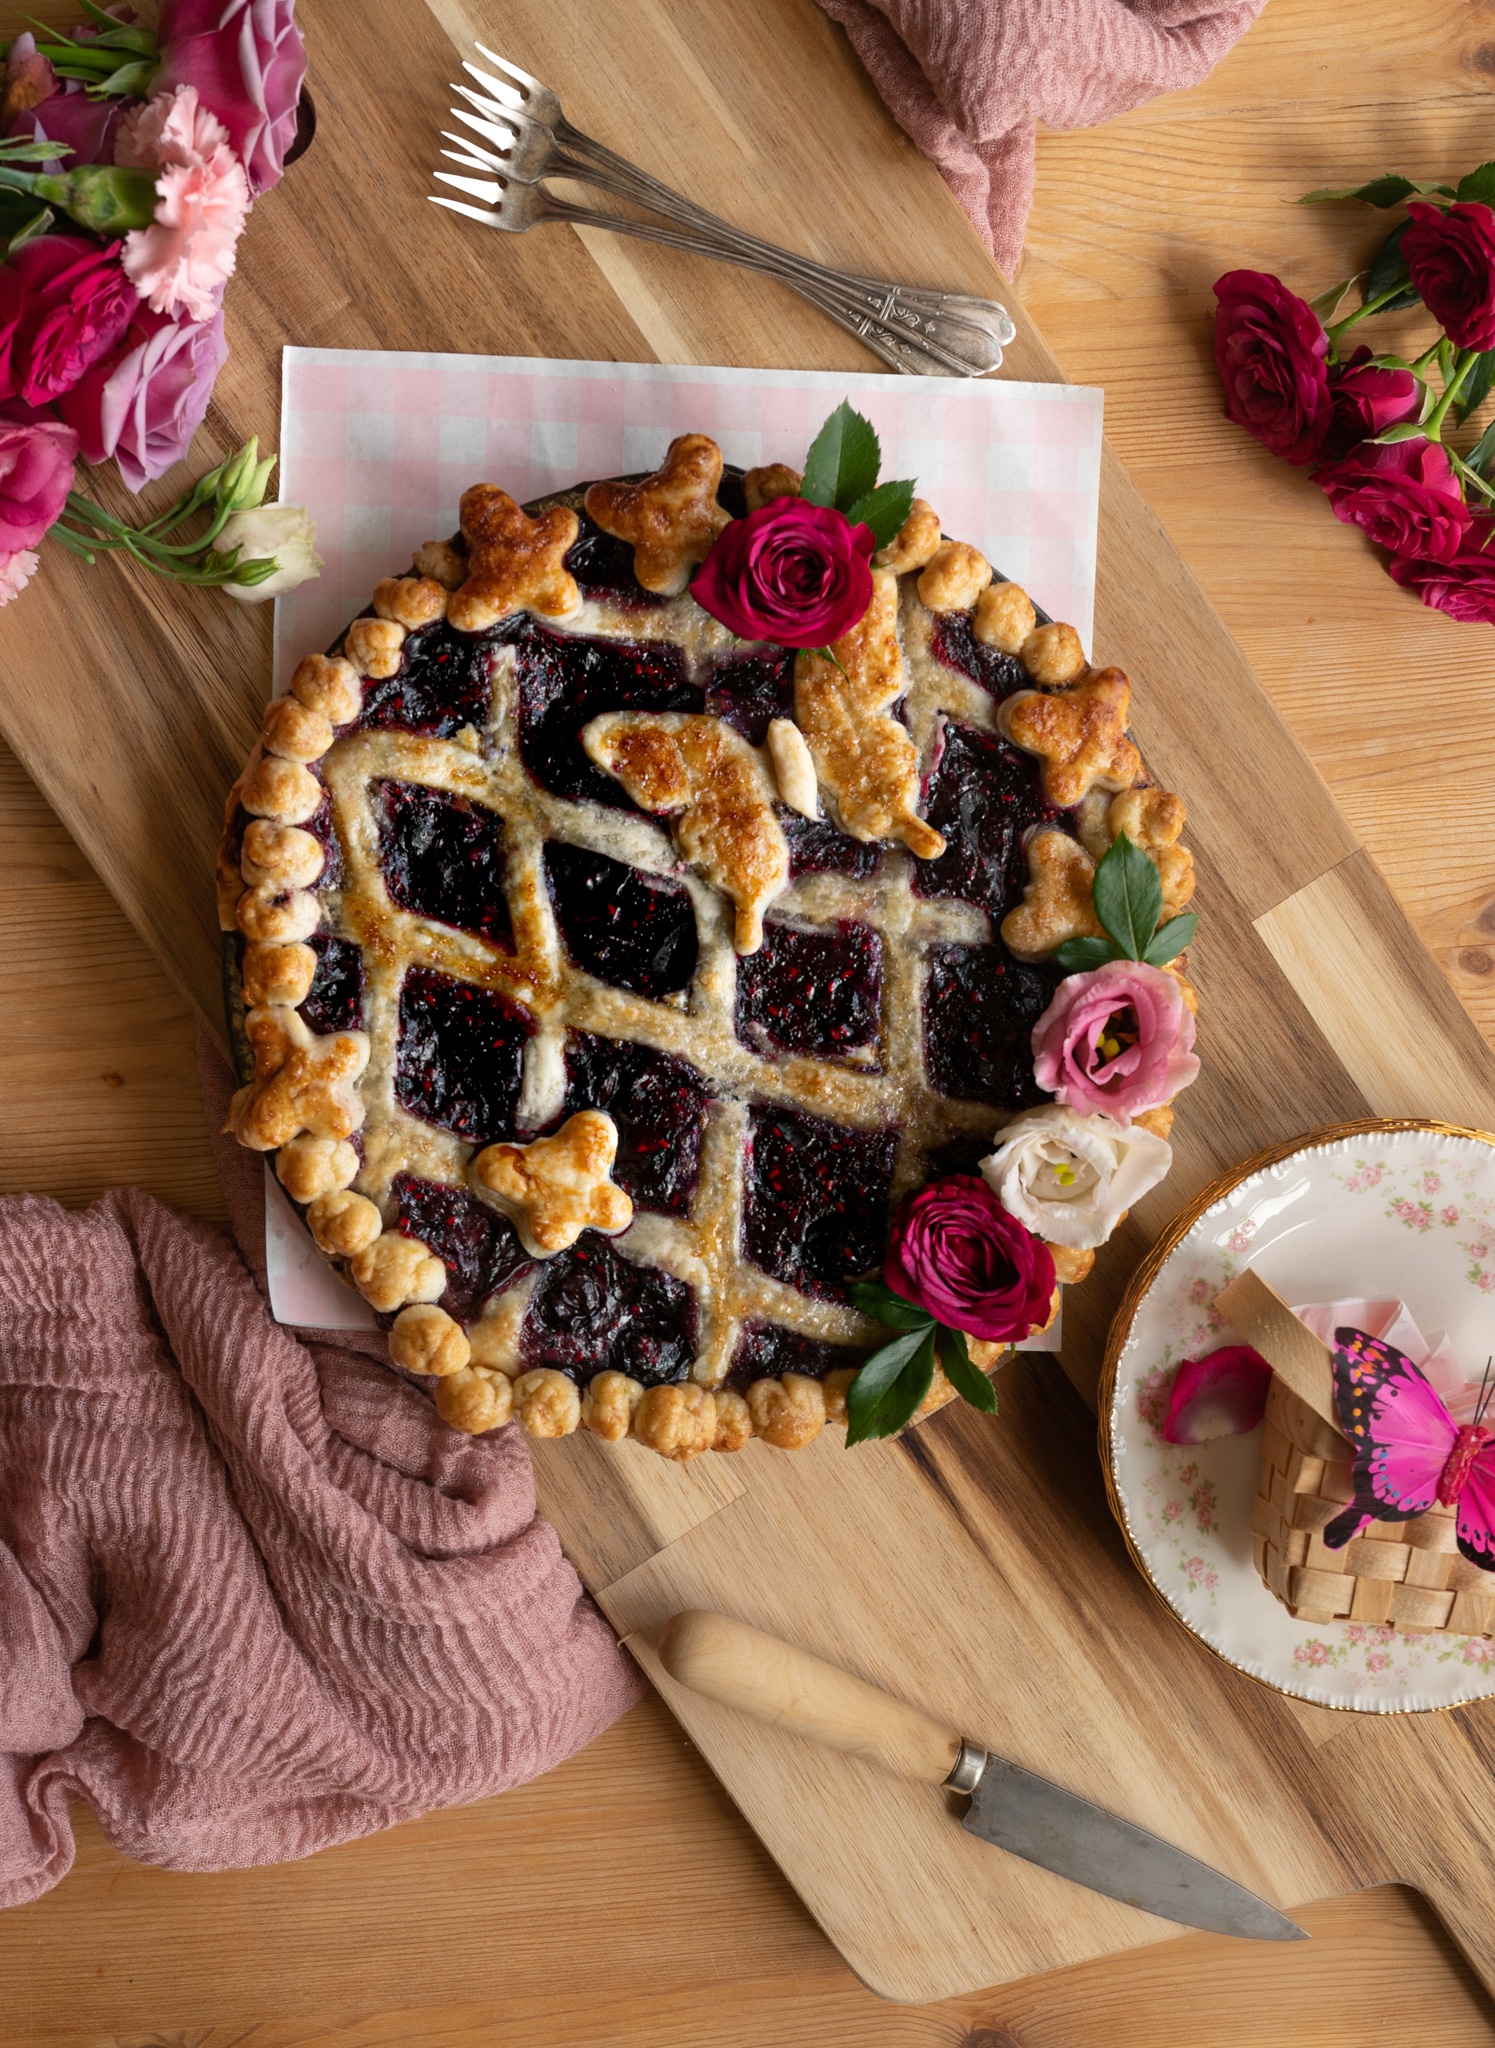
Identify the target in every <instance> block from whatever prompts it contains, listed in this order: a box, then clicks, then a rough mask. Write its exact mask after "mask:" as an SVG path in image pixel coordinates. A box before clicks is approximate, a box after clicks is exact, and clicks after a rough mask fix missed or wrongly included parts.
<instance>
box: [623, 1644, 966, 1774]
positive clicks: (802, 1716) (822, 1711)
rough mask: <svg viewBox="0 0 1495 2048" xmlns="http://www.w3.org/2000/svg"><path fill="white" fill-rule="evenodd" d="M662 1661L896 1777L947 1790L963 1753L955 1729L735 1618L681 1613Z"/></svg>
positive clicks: (680, 1675)
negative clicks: (956, 1763)
mask: <svg viewBox="0 0 1495 2048" xmlns="http://www.w3.org/2000/svg"><path fill="white" fill-rule="evenodd" d="M659 1660H660V1662H661V1663H662V1664H663V1665H664V1668H665V1670H666V1671H668V1673H669V1674H670V1676H671V1678H674V1679H678V1681H679V1682H680V1684H681V1685H688V1686H689V1687H690V1689H691V1691H692V1692H699V1693H704V1694H705V1696H706V1697H707V1699H712V1700H717V1701H719V1702H720V1704H721V1705H722V1706H724V1707H736V1708H737V1709H738V1710H739V1711H740V1712H741V1713H744V1714H753V1715H756V1717H757V1718H758V1719H759V1720H760V1721H771V1722H772V1723H773V1725H774V1726H775V1727H776V1728H785V1729H787V1730H788V1731H789V1733H790V1734H791V1735H803V1736H805V1737H806V1738H807V1739H808V1740H809V1741H811V1742H819V1743H821V1744H823V1745H824V1746H825V1748H827V1749H844V1750H849V1751H850V1752H851V1754H852V1755H853V1756H860V1757H865V1758H866V1759H867V1761H868V1762H869V1763H875V1764H881V1765H882V1767H883V1769H884V1770H885V1771H892V1772H893V1773H894V1775H895V1776H896V1777H900V1778H917V1779H919V1780H920V1781H921V1782H923V1783H924V1784H926V1785H941V1784H943V1783H944V1781H945V1779H946V1778H948V1777H949V1775H950V1772H951V1770H952V1769H953V1768H954V1765H955V1760H956V1758H957V1757H958V1756H959V1754H960V1736H959V1735H958V1734H957V1733H956V1731H955V1730H954V1729H953V1728H950V1727H947V1726H945V1724H944V1723H942V1722H940V1721H935V1720H932V1719H931V1718H930V1716H929V1715H928V1714H921V1713H920V1712H919V1710H918V1709H917V1708H916V1707H910V1706H906V1705H905V1704H904V1703H903V1701H902V1700H895V1699H892V1698H890V1696H889V1695H888V1694H887V1693H885V1692H879V1691H878V1689H877V1687H876V1686H874V1685H867V1684H865V1683H864V1682H863V1681H862V1680H861V1679H860V1678H853V1677H852V1676H851V1673H850V1672H849V1671H839V1670H837V1668H836V1666H835V1665H834V1664H824V1663H822V1662H821V1660H820V1659H819V1658H818V1657H812V1656H811V1655H810V1654H809V1652H808V1651H806V1650H796V1649H795V1648H794V1647H793V1646H792V1644H789V1643H781V1642H780V1641H779V1640H778V1638H777V1637H776V1636H766V1635H764V1634H763V1633H762V1631H761V1630H759V1629H756V1628H749V1627H748V1625H747V1623H746V1622H742V1621H732V1620H730V1619H729V1618H728V1617H727V1616H726V1615H725V1614H711V1613H708V1612H707V1611H705V1610H704V1609H701V1608H693V1609H691V1610H689V1611H688V1612H686V1613H684V1614H677V1615H676V1616H675V1617H674V1619H673V1620H672V1621H668V1622H666V1623H665V1626H664V1630H663V1633H662V1634H661V1636H660V1638H659Z"/></svg>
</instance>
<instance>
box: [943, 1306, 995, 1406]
mask: <svg viewBox="0 0 1495 2048" xmlns="http://www.w3.org/2000/svg"><path fill="white" fill-rule="evenodd" d="M940 1364H941V1365H942V1366H943V1367H944V1368H945V1378H946V1379H947V1380H948V1381H949V1382H950V1384H951V1386H952V1387H954V1389H955V1391H956V1393H957V1394H959V1396H960V1398H961V1400H962V1401H969V1402H970V1404H971V1406H972V1407H973V1408H979V1409H980V1410H981V1413H982V1414H983V1415H995V1414H996V1412H997V1390H996V1388H995V1387H994V1386H993V1385H992V1383H991V1381H990V1380H989V1379H988V1378H987V1376H986V1374H985V1373H984V1372H982V1370H981V1368H980V1367H979V1366H975V1365H972V1363H971V1354H970V1352H969V1351H968V1350H967V1349H966V1339H965V1332H964V1330H947V1329H946V1328H945V1327H944V1326H943V1325H941V1327H940Z"/></svg>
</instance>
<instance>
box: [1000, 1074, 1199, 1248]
mask: <svg viewBox="0 0 1495 2048" xmlns="http://www.w3.org/2000/svg"><path fill="white" fill-rule="evenodd" d="M996 1147H997V1149H996V1151H995V1152H993V1154H992V1156H991V1157H990V1159H983V1160H982V1162H981V1172H982V1174H983V1176H984V1177H985V1180H986V1183H987V1185H988V1186H989V1187H990V1188H991V1190H992V1192H993V1193H994V1194H995V1195H996V1197H997V1199H998V1200H999V1201H1000V1202H1001V1204H1002V1206H1003V1208H1004V1209H1006V1210H1007V1212H1008V1214H1009V1215H1012V1216H1015V1217H1016V1218H1017V1220H1018V1222H1019V1223H1021V1224H1023V1225H1024V1226H1025V1228H1027V1229H1028V1230H1031V1231H1032V1232H1033V1233H1034V1235H1035V1236H1036V1237H1042V1238H1046V1239H1047V1240H1048V1242H1049V1243H1050V1244H1060V1245H1065V1246H1067V1247H1068V1248H1069V1249H1070V1250H1071V1251H1093V1250H1094V1249H1095V1247H1096V1246H1097V1245H1102V1244H1104V1243H1105V1241H1106V1239H1107V1238H1108V1237H1109V1236H1110V1235H1111V1232H1112V1231H1113V1230H1114V1229H1115V1228H1116V1225H1117V1223H1118V1222H1119V1220H1120V1218H1121V1216H1122V1215H1123V1213H1124V1212H1125V1211H1126V1210H1128V1209H1130V1208H1131V1206H1132V1204H1133V1203H1134V1202H1137V1201H1139V1200H1140V1199H1141V1197H1142V1196H1143V1195H1145V1194H1146V1193H1147V1191H1148V1189H1149V1188H1155V1187H1156V1186H1157V1184H1158V1182H1159V1181H1160V1180H1161V1179H1162V1178H1163V1176H1164V1174H1166V1173H1167V1171H1168V1169H1169V1167H1170V1166H1171V1165H1172V1164H1173V1147H1172V1146H1171V1145H1170V1144H1168V1143H1167V1142H1166V1140H1164V1139H1162V1138H1159V1137H1156V1136H1155V1135H1154V1134H1153V1132H1151V1131H1146V1130H1143V1128H1142V1126H1141V1125H1140V1124H1129V1125H1125V1126H1123V1125H1121V1124H1119V1123H1117V1122H1116V1121H1115V1120H1114V1119H1113V1118H1111V1117H1108V1116H1103V1115H1101V1114H1100V1113H1099V1112H1097V1113H1096V1114H1094V1115H1092V1116H1079V1115H1077V1114H1076V1112H1075V1111H1074V1110H1072V1109H1062V1108H1061V1107H1060V1106H1059V1104H1058V1103H1056V1102H1055V1103H1046V1104H1045V1105H1044V1107H1043V1108H1042V1109H1029V1110H1025V1111H1024V1112H1023V1114H1022V1115H1021V1116H1017V1117H1014V1118H1013V1120H1012V1122H1011V1123H1010V1124H1006V1125H1004V1126H1003V1128H1002V1129H1001V1130H1000V1131H998V1132H997V1135H996Z"/></svg>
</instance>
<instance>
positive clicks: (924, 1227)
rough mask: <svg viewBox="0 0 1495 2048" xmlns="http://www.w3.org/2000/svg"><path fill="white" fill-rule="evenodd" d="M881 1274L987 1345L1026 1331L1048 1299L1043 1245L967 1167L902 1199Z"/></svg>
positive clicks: (1050, 1289)
mask: <svg viewBox="0 0 1495 2048" xmlns="http://www.w3.org/2000/svg"><path fill="white" fill-rule="evenodd" d="M882 1277H883V1280H884V1282H885V1283H886V1285H887V1286H888V1287H890V1288H891V1289H892V1291H893V1293H894V1294H898V1295H901V1296H902V1297H903V1299H904V1300H905V1301H909V1302H912V1303H913V1304H914V1306H915V1307H916V1308H922V1309H925V1310H927V1311H928V1313H929V1314H930V1315H932V1316H933V1317H934V1319H935V1321H936V1322H937V1323H940V1324H942V1325H943V1326H944V1327H945V1328H947V1329H951V1330H962V1331H964V1332H965V1334H966V1335H967V1336H969V1337H977V1338H981V1339H983V1340H985V1341H986V1342H988V1343H994V1344H1010V1343H1012V1342H1013V1341H1014V1339H1016V1338H1020V1337H1026V1336H1027V1335H1028V1333H1029V1332H1030V1331H1031V1330H1032V1329H1033V1328H1034V1327H1035V1326H1037V1325H1040V1324H1043V1323H1045V1322H1047V1321H1048V1319H1049V1315H1050V1312H1051V1309H1052V1304H1053V1294H1054V1261H1053V1258H1052V1256H1051V1255H1050V1252H1049V1248H1048V1246H1047V1245H1046V1244H1045V1243H1044V1242H1043V1241H1042V1239H1041V1238H1038V1237H1035V1236H1034V1235H1033V1233H1032V1231H1030V1230H1028V1229H1027V1228H1026V1227H1025V1225H1023V1224H1022V1223H1020V1222H1019V1221H1018V1219H1017V1218H1016V1217H1015V1216H1011V1215H1009V1214H1008V1212H1007V1211H1006V1210H1005V1209H1004V1208H1003V1207H1002V1204H1001V1203H1000V1202H999V1201H998V1200H997V1198H996V1196H995V1195H994V1194H993V1193H992V1191H991V1189H990V1188H989V1187H988V1186H987V1184H986V1182H985V1181H984V1180H977V1178H976V1177H975V1175H974V1174H969V1173H952V1174H948V1175H947V1176H946V1177H945V1178H944V1179H943V1180H937V1181H931V1182H930V1184H929V1186H928V1187H924V1188H920V1190H919V1192H918V1193H917V1194H916V1195H913V1196H911V1197H910V1199H909V1200H908V1201H907V1202H905V1203H904V1204H903V1206H902V1208H901V1209H900V1210H899V1211H898V1213H897V1215H896V1216H895V1217H894V1219H893V1234H892V1237H891V1238H890V1240H889V1242H888V1251H887V1256H886V1258H885V1259H884V1261H883V1269H882Z"/></svg>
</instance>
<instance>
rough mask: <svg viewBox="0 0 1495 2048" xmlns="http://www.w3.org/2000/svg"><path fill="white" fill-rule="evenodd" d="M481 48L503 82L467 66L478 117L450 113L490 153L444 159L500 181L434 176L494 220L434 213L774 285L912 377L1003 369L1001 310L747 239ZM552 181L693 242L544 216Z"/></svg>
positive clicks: (604, 217) (596, 219) (465, 138)
mask: <svg viewBox="0 0 1495 2048" xmlns="http://www.w3.org/2000/svg"><path fill="white" fill-rule="evenodd" d="M477 47H478V49H479V51H480V53H481V54H482V55H483V56H484V57H485V58H487V60H488V61H489V63H490V64H493V65H495V66H496V67H497V68H498V69H499V70H500V71H502V72H503V73H504V74H505V77H504V78H494V77H491V76H490V75H489V74H488V73H486V72H483V71H479V70H478V69H477V68H476V66H474V65H472V64H466V65H464V67H463V68H464V69H465V70H466V71H467V72H468V74H469V75H470V76H471V77H472V78H474V79H475V80H476V81H477V82H478V84H479V85H481V86H482V87H483V88H484V89H485V90H484V92H483V94H478V93H475V92H473V91H471V89H470V88H468V87H466V86H460V85H459V86H456V87H455V88H454V89H455V90H456V91H457V92H459V93H460V94H461V95H462V96H463V97H464V98H465V99H466V100H467V101H468V102H469V104H470V105H471V106H473V107H475V108H476V109H477V110H478V111H477V114H476V115H474V114H471V113H468V112H467V111H465V110H464V109H461V108H454V109H453V113H454V115H455V117H456V118H457V119H458V120H459V121H461V122H462V123H463V125H464V126H465V127H466V128H468V129H469V130H471V131H474V133H475V134H477V135H479V136H481V137H482V138H483V142H482V143H480V142H477V141H475V140H474V139H473V134H471V133H470V134H465V135H454V134H452V132H451V131H450V130H443V134H444V135H445V136H446V139H447V140H448V141H451V142H455V143H456V144H457V145H458V151H451V150H447V151H443V152H442V153H443V155H445V156H447V157H449V158H451V159H452V160H453V161H455V162H458V163H461V164H463V165H464V166H466V167H468V168H470V169H475V170H486V171H491V172H493V173H495V174H496V177H495V178H493V179H484V180H483V181H481V183H478V182H476V181H474V180H471V179H463V178H458V177H454V176H453V175H452V174H451V173H450V172H443V171H438V172H437V173H436V175H437V177H438V178H440V179H442V180H443V181H444V182H446V183H449V184H451V185H453V186H455V187H457V188H458V189H460V190H463V191H466V192H468V193H469V194H470V195H471V196H472V197H475V198H482V199H486V200H488V201H489V202H490V208H489V209H488V210H484V211H479V210H478V209H476V208H473V207H470V206H464V205H462V204H461V203H460V202H458V201H455V200H449V199H444V198H437V200H436V203H437V204H438V205H444V206H448V207H450V208H451V209H452V210H453V211H455V212H460V213H467V214H469V215H471V216H472V217H474V218H477V219H480V220H482V221H483V222H484V224H485V225H487V226H491V227H498V228H503V229H505V230H507V231H509V232H514V233H523V232H524V231H525V229H527V228H529V227H532V226H534V225H535V224H536V223H537V222H538V221H541V220H570V221H572V222H574V223H576V224H579V225H587V226H599V227H606V228H609V229H611V230H613V231H615V232H620V233H624V234H633V235H637V236H640V237H641V238H642V239H645V240H650V241H658V242H663V243H665V244H666V246H669V247H672V248H678V249H683V250H686V251H688V252H689V253H691V254H695V255H704V256H711V257H715V258H717V259H719V260H724V261H727V262H732V263H737V264H739V265H741V266H743V267H744V268H748V269H752V270H757V271H760V272H762V273H763V274H765V275H768V276H773V277H777V278H779V279H780V280H781V281H782V282H784V283H786V284H788V285H790V286H791V288H793V289H794V290H796V291H798V292H800V293H801V294H802V295H803V296H804V297H806V298H808V299H809V300H811V302H812V303H813V304H815V305H817V306H819V307H820V308H821V310H822V311H823V312H826V313H827V314H829V316H830V317H831V318H832V319H834V320H836V321H838V322H839V324H840V325H841V326H843V327H845V328H847V329H848V331H850V332H851V333H853V334H855V335H857V336H858V338H859V339H860V340H862V341H863V342H865V343H866V344H867V346H868V347H870V348H872V349H873V351H874V352H875V353H876V354H877V355H879V356H880V357H881V358H882V360H883V361H884V362H887V363H889V364H890V365H891V366H892V367H893V368H895V369H898V370H902V371H904V372H906V373H911V374H914V375H925V376H928V375H935V376H938V375H941V374H944V375H951V374H954V375H958V376H980V375H983V374H984V373H985V372H986V371H988V370H992V369H995V368H996V367H997V366H998V365H999V364H1000V363H1001V360H1002V350H1003V348H1004V347H1005V345H1006V344H1007V343H1008V342H1010V341H1011V340H1012V338H1013V335H1014V333H1015V329H1014V327H1013V324H1012V321H1011V319H1010V317H1009V316H1008V314H1007V312H1006V309H1005V308H1004V307H1002V306H999V305H997V304H995V303H994V302H993V301H991V300H988V299H976V298H971V297H968V296H966V295H964V294H959V293H949V292H935V291H923V290H920V289H918V288H914V287H909V286H901V285H889V284H885V283H882V282H880V281H879V280H877V279H875V278H867V277H860V276H856V275H854V274H851V273H847V272H843V271H837V270H832V269H830V268H829V267H828V266H826V265H824V264H819V263H816V262H814V261H813V260H812V259H810V258H808V257H804V256H800V255H797V254H796V253H795V252H793V251H792V250H786V249H781V248H778V247H777V246H776V245H775V244H773V243H771V242H764V241H761V240H760V239H759V238H758V237H756V236H753V235H748V234H746V233H744V232H743V231H742V230H741V229H738V228H734V227H733V226H732V225H731V223H730V222H727V221H723V220H721V219H719V218H718V217H717V216H716V215H715V214H711V213H708V212H707V211H706V209H705V208H704V207H699V206H697V205H696V204H695V203H694V202H693V201H692V200H689V199H686V198H685V197H684V195H683V194H681V193H678V192H675V191H673V190H672V189H671V188H670V187H669V186H668V185H664V184H661V183H660V181H659V180H658V179H655V178H652V177H651V176H650V175H649V174H648V173H647V172H646V171H641V170H640V169H639V168H638V166H637V165H635V164H631V163H629V162H628V161H627V159H626V158H624V157H620V156H618V155H616V154H615V153H614V152H613V151H612V150H610V149H608V148H607V147H606V146H605V145H604V144H602V143H599V142H597V141H595V140H594V139H593V138H592V137H591V136H588V135H585V134H583V133H582V132H581V130H580V129H577V128H575V127H573V126H572V125H571V123H570V122H568V121H567V120H566V117H565V114H564V113H563V111H562V109H561V104H560V101H559V99H558V98H557V96H556V95H555V93H554V92H552V91H551V90H550V88H549V87H548V86H546V85H543V84H542V83H541V82H540V80H538V79H536V78H533V77H532V76H531V75H530V74H529V73H528V72H527V71H522V70H520V68H519V67H518V66H517V65H515V64H511V63H510V62H509V61H508V60H507V59H506V58H503V57H500V56H498V55H497V54H496V53H495V52H494V51H492V50H489V49H487V48H485V47H484V46H483V45H482V44H481V43H480V44H478V46H477ZM484 144H487V145H489V146H488V147H485V146H484ZM459 152H460V153H459ZM556 176H565V177H573V178H580V179H583V180H586V181H587V182H589V183H592V184H596V185H599V186H601V187H602V188H603V189H604V190H606V191H609V192H613V193H615V194H616V195H617V196H618V197H620V198H625V199H629V200H632V201H634V202H635V203H637V204H640V205H644V206H647V207H650V208H651V209H652V210H653V211H655V212H657V213H663V214H665V216H666V217H667V218H669V219H673V220H675V221H677V222H679V223H680V224H682V225H683V226H686V227H688V228H691V229H693V230H695V233H694V234H693V235H691V236H682V235H675V234H671V233H669V232H668V231H667V230H662V229H658V228H654V227H652V226H650V225H646V224H645V223H642V222H636V221H630V220H624V219H621V218H620V217H618V216H616V215H612V214H599V213H592V212H589V211H588V210H587V209H585V208H579V207H569V206H567V204H566V202H564V201H558V200H552V199H550V198H549V197H548V195H545V196H544V203H543V204H541V205H539V206H537V205H535V204H534V203H533V202H528V201H525V200H523V199H521V198H520V197H519V191H520V190H521V189H522V188H524V187H527V186H530V187H532V186H535V185H537V184H538V182H539V180H541V179H542V178H545V177H556Z"/></svg>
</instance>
